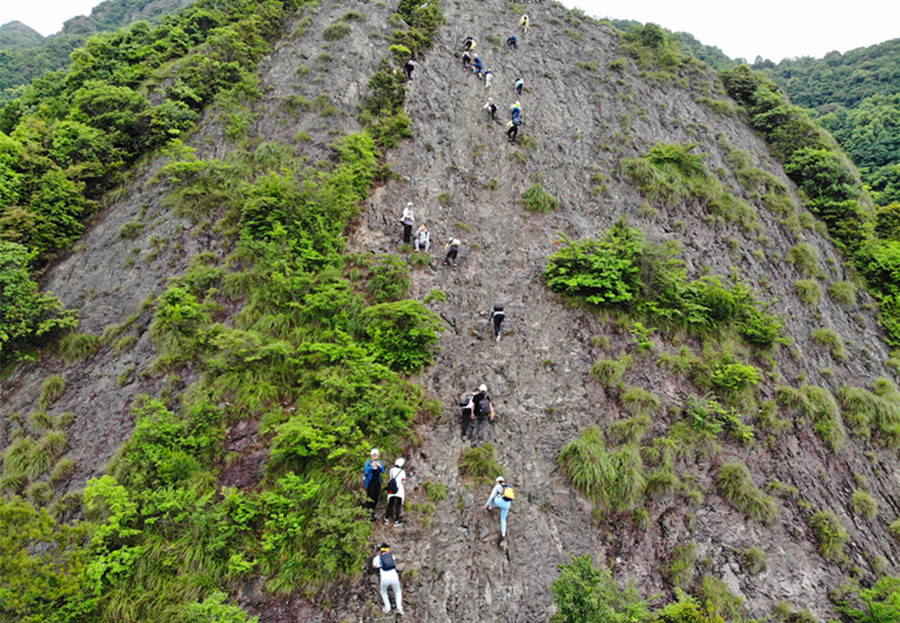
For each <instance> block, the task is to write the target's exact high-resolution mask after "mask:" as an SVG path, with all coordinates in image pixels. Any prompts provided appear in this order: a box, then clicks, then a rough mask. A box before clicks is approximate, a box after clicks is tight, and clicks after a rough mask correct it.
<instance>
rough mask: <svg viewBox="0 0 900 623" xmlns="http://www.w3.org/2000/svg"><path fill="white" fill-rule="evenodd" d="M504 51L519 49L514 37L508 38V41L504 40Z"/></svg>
mask: <svg viewBox="0 0 900 623" xmlns="http://www.w3.org/2000/svg"><path fill="white" fill-rule="evenodd" d="M506 49H507V50H518V49H519V45H518V43H517V40H516V36H515V35H512V36H510V37H509V39H507V40H506Z"/></svg>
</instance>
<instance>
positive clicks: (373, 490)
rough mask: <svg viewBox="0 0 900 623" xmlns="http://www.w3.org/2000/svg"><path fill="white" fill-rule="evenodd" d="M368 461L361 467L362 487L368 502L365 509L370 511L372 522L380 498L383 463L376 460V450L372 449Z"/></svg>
mask: <svg viewBox="0 0 900 623" xmlns="http://www.w3.org/2000/svg"><path fill="white" fill-rule="evenodd" d="M369 454H370V457H369V460H368V461H366V464H365V466H364V467H363V486H364V487H365V488H366V495H367V496H369V501H368V502H366V505H365V506H366V508H368V509H369V510H371V511H372V521H375V507H376V506H378V499H379V498H380V497H381V475H382V474H383V473H384V463H382V462H381V460H380V459H379V458H378V448H372V451H371V452H370V453H369Z"/></svg>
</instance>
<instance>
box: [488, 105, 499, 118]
mask: <svg viewBox="0 0 900 623" xmlns="http://www.w3.org/2000/svg"><path fill="white" fill-rule="evenodd" d="M488 110H490V111H491V121H493V120H494V115H496V114H497V107H496V106H491V107H490V108H488Z"/></svg>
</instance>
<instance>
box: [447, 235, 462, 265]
mask: <svg viewBox="0 0 900 623" xmlns="http://www.w3.org/2000/svg"><path fill="white" fill-rule="evenodd" d="M460 244H461V243H460V241H459V238H450V240H448V241H447V244H445V245H444V249H445V250H446V251H447V256H446V257H445V258H444V266H449V265H450V262H453V268H456V257H457V255H459V245H460Z"/></svg>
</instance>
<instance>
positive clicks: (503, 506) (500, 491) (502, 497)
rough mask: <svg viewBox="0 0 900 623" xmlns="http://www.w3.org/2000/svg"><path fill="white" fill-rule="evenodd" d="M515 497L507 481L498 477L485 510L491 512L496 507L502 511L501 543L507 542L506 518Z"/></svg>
mask: <svg viewBox="0 0 900 623" xmlns="http://www.w3.org/2000/svg"><path fill="white" fill-rule="evenodd" d="M515 497H516V493H515V491H514V490H513V488H512V487H510V486H509V485H508V484H506V479H505V478H504V477H503V476H497V484H496V485H494V488H493V489H492V490H491V496H490V497H489V498H488V501H487V504H485V505H484V510H486V511H487V512H491V510H492V509H493V508H494V507H495V506H496V507H497V508H499V509H500V542H501V543H502V542H503V541H505V540H506V516H507V515H508V514H509V507H510V504H511V503H512V501H513V499H515Z"/></svg>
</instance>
